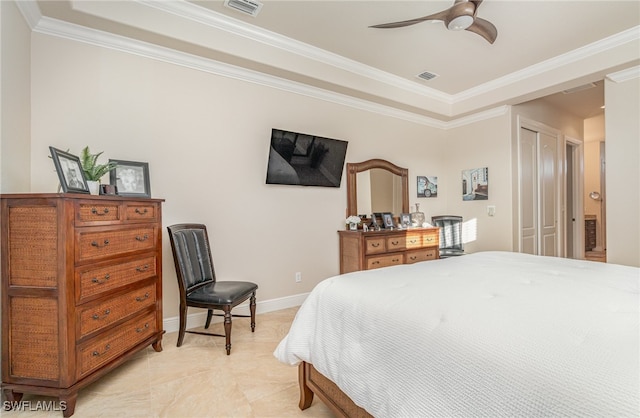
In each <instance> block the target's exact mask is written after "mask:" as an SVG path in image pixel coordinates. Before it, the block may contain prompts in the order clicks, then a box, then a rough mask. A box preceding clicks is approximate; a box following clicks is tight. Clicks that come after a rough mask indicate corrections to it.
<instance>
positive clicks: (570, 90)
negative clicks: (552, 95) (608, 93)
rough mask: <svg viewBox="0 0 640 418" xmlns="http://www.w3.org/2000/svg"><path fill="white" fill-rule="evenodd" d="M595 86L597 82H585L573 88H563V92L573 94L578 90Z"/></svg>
mask: <svg viewBox="0 0 640 418" xmlns="http://www.w3.org/2000/svg"><path fill="white" fill-rule="evenodd" d="M595 86H596V83H588V84H584V85H582V86H578V87H574V88H572V89H567V90H562V92H563V93H564V94H571V93H575V92H577V91H582V90H589V89H592V88H594V87H595Z"/></svg>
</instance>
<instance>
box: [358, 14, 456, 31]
mask: <svg viewBox="0 0 640 418" xmlns="http://www.w3.org/2000/svg"><path fill="white" fill-rule="evenodd" d="M448 14H449V10H443V11H441V12H439V13H434V14H432V15H429V16H424V17H418V18H416V19H411V20H403V21H402V22H392V23H383V24H381V25H373V26H369V27H370V28H377V29H391V28H401V27H403V26H411V25H415V24H416V23H420V22H425V21H427V20H445V19H446V17H447V15H448Z"/></svg>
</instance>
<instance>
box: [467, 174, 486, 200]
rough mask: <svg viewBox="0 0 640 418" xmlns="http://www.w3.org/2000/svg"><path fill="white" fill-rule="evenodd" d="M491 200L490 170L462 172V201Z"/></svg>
mask: <svg viewBox="0 0 640 418" xmlns="http://www.w3.org/2000/svg"><path fill="white" fill-rule="evenodd" d="M488 199H489V168H488V167H483V168H473V169H470V170H463V171H462V200H488Z"/></svg>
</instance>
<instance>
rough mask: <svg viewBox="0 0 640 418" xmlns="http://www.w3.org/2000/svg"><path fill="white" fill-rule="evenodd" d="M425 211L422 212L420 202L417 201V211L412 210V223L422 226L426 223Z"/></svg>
mask: <svg viewBox="0 0 640 418" xmlns="http://www.w3.org/2000/svg"><path fill="white" fill-rule="evenodd" d="M424 221H425V217H424V213H423V212H420V203H416V211H415V212H411V225H413V226H422V225H423V224H424Z"/></svg>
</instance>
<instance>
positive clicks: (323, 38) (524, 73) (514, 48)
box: [19, 0, 640, 121]
mask: <svg viewBox="0 0 640 418" xmlns="http://www.w3.org/2000/svg"><path fill="white" fill-rule="evenodd" d="M20 3H21V2H19V4H20ZM223 3H224V2H223V1H222V0H220V1H191V2H187V1H182V0H178V1H143V0H140V1H113V0H112V1H96V0H90V1H89V0H83V1H50V0H47V1H38V2H37V3H34V2H31V4H32V5H33V6H36V5H37V6H38V7H37V9H39V14H40V15H38V13H36V12H35V11H36V10H37V9H36V8H35V7H32V8H31V9H29V8H28V7H25V6H24V5H23V6H22V7H21V10H23V13H25V10H30V13H31V24H32V27H33V28H34V30H35V31H42V32H47V33H53V34H56V33H55V32H56V31H58V32H59V31H60V30H61V29H60V27H61V25H64V24H66V23H72V24H74V25H80V26H79V27H80V28H83V29H86V28H91V29H97V30H100V31H104V32H107V33H109V34H113V35H119V36H125V37H127V38H128V39H135V40H137V41H143V42H145V43H147V45H150V46H151V47H155V46H163V47H169V48H171V50H173V51H179V52H180V53H185V54H192V55H193V56H195V57H199V58H202V59H207V60H213V62H216V63H224V64H228V65H230V66H233V67H234V68H243V69H248V70H251V71H252V72H255V73H256V74H261V75H266V76H268V77H272V78H274V77H275V78H277V79H278V80H291V81H293V82H295V83H296V84H298V85H300V86H308V87H309V88H312V89H313V90H314V91H325V92H331V93H334V94H337V95H343V96H345V97H350V98H354V99H356V100H359V101H364V102H367V103H372V104H375V105H377V106H384V107H387V108H390V109H395V110H397V111H398V112H402V113H405V114H414V115H416V116H418V117H423V118H433V119H434V120H438V121H450V120H454V119H456V118H461V117H463V116H466V115H470V114H473V113H476V112H480V111H486V110H489V109H493V108H496V107H499V106H501V105H504V104H517V103H521V102H524V101H527V100H532V99H537V98H540V97H543V96H547V97H546V99H545V100H548V101H550V102H552V103H555V104H556V105H557V106H563V107H565V108H568V109H570V111H571V112H573V113H574V114H576V115H579V116H581V117H584V118H586V117H591V116H595V115H597V114H598V113H599V112H601V110H600V106H601V105H602V104H603V102H604V97H603V96H604V94H603V83H602V81H601V80H602V79H603V78H604V76H605V75H607V74H609V73H611V72H615V71H619V70H622V69H626V68H630V67H634V66H638V65H639V63H640V26H639V25H640V1H638V0H625V1H611V0H604V1H590V0H581V1H577V0H572V1H555V0H546V1H545V0H537V1H531V0H527V1H516V0H511V1H505V0H485V1H484V2H483V3H482V4H481V5H480V7H479V10H478V16H479V17H482V18H483V19H486V20H489V21H491V22H492V23H493V24H494V25H495V26H496V27H497V29H498V37H497V39H496V41H495V43H494V44H490V43H488V42H487V41H486V40H484V39H483V38H482V37H480V36H478V35H476V34H474V33H472V32H469V31H461V32H454V31H448V30H446V28H445V27H444V25H443V24H442V23H441V22H436V23H430V22H424V23H419V24H416V25H413V26H409V27H405V28H397V29H372V28H369V26H370V25H375V24H380V23H386V22H393V21H399V20H406V19H412V18H416V17H421V16H425V15H429V14H432V13H436V12H439V11H441V10H444V9H446V8H448V7H450V6H451V5H452V4H453V0H451V1H449V0H447V1H440V0H437V1H435V0H430V1H425V0H423V1H395V0H374V1H364V0H359V1H346V0H340V1H327V0H322V1H320V0H302V1H293V0H285V1H272V0H266V1H262V3H263V4H264V6H263V7H262V10H261V11H260V13H259V14H258V16H257V17H251V16H247V15H244V14H242V13H240V12H238V11H236V10H234V9H230V8H228V7H225V6H224V4H223ZM54 27H55V28H57V29H51V28H54ZM74 27H76V26H74ZM92 33H94V34H95V32H92ZM61 36H62V35H61ZM92 36H94V35H92ZM86 37H87V36H85V38H86ZM89 37H90V36H89ZM423 71H429V72H431V73H434V74H437V75H438V77H436V78H434V79H432V80H430V81H424V80H421V79H418V78H417V77H416V76H417V74H419V73H421V72H423ZM588 82H597V83H596V87H595V88H593V89H589V90H585V91H581V92H579V93H574V94H571V95H567V94H563V93H558V92H560V91H561V90H563V89H566V88H570V87H576V86H579V85H584V84H586V83H588ZM554 93H558V94H554ZM550 95H551V96H550Z"/></svg>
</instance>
